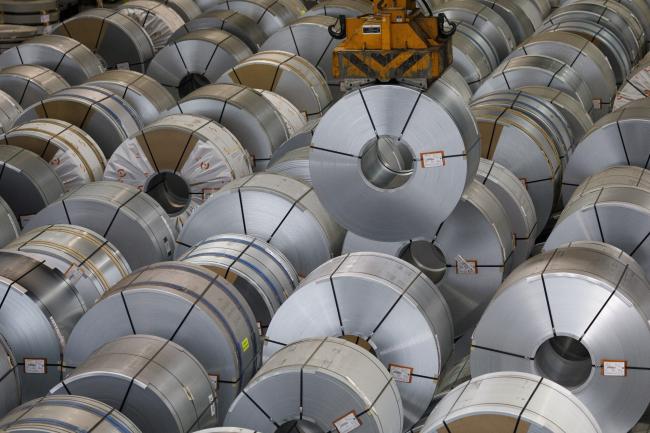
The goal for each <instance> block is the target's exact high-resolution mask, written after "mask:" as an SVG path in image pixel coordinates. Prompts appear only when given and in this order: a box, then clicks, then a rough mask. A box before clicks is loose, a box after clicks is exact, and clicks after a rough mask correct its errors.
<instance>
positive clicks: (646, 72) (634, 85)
mask: <svg viewBox="0 0 650 433" xmlns="http://www.w3.org/2000/svg"><path fill="white" fill-rule="evenodd" d="M648 95H650V53H648V54H646V55H645V57H644V58H643V59H642V60H641V61H640V62H639V63H638V64H637V65H636V66H635V67H634V69H632V71H631V72H630V75H629V76H628V77H626V78H625V82H624V83H623V84H622V85H621V87H620V88H619V89H618V93H616V99H614V110H618V109H620V108H622V107H624V106H625V105H626V104H628V103H630V102H632V101H636V100H639V99H645V98H646V97H647V96H648Z"/></svg>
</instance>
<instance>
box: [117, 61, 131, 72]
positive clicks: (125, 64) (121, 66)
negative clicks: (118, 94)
mask: <svg viewBox="0 0 650 433" xmlns="http://www.w3.org/2000/svg"><path fill="white" fill-rule="evenodd" d="M115 67H116V68H117V69H121V70H123V71H130V70H131V65H129V62H123V63H118V64H117V65H115Z"/></svg>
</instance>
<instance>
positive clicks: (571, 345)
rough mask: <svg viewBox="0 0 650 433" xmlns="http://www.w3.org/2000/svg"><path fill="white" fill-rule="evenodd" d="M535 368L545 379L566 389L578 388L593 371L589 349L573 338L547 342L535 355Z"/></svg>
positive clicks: (562, 337) (560, 338) (552, 339)
mask: <svg viewBox="0 0 650 433" xmlns="http://www.w3.org/2000/svg"><path fill="white" fill-rule="evenodd" d="M535 366H536V367H537V369H538V370H539V371H540V372H541V374H542V375H543V376H544V377H547V378H549V379H551V380H552V381H554V382H556V383H559V384H560V385H562V386H564V387H565V388H576V387H578V386H580V385H582V384H583V383H585V382H586V381H587V379H589V376H590V375H591V370H592V364H591V355H590V354H589V351H588V350H587V348H586V347H585V346H584V345H583V344H582V343H581V342H580V341H578V340H576V339H575V338H571V337H564V336H557V337H553V338H550V339H548V340H546V341H545V342H544V343H543V344H542V345H541V346H539V349H537V353H536V354H535Z"/></svg>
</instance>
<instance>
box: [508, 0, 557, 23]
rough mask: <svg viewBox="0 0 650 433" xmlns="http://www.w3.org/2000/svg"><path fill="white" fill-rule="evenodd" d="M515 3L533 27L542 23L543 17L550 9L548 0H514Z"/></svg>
mask: <svg viewBox="0 0 650 433" xmlns="http://www.w3.org/2000/svg"><path fill="white" fill-rule="evenodd" d="M516 3H517V5H518V6H519V7H520V8H521V9H522V10H523V11H524V13H525V14H526V16H527V17H528V19H529V20H530V22H531V23H532V24H533V28H534V29H536V28H538V27H539V26H541V25H542V22H543V21H544V18H545V17H546V15H548V14H549V12H550V11H551V5H550V3H549V1H548V0H516Z"/></svg>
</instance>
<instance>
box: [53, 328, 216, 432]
mask: <svg viewBox="0 0 650 433" xmlns="http://www.w3.org/2000/svg"><path fill="white" fill-rule="evenodd" d="M50 393H51V394H55V395H65V394H68V395H79V396H83V397H89V398H93V399H96V400H99V401H101V402H102V403H106V404H108V405H109V406H111V407H113V408H115V409H118V410H119V411H120V412H121V413H123V414H124V415H125V416H126V417H128V418H129V419H130V420H131V421H133V423H134V424H135V425H136V426H137V427H138V428H139V429H140V430H141V431H142V433H156V432H163V431H164V432H170V433H172V432H174V433H184V432H191V431H195V430H199V429H201V428H205V427H213V426H215V425H216V423H217V418H216V410H217V408H216V406H217V401H216V400H217V397H216V392H215V390H214V389H213V384H212V382H211V381H210V379H209V377H208V374H207V373H206V371H205V369H204V368H203V367H202V366H201V364H200V363H199V362H198V361H197V359H196V358H195V357H194V356H192V355H191V354H190V353H189V352H188V351H187V350H186V349H184V348H183V347H181V346H179V345H178V344H176V343H174V342H172V341H170V340H165V339H163V338H160V337H154V336H151V335H129V336H126V337H122V338H118V339H116V340H113V341H111V342H109V343H107V344H105V345H104V346H102V347H101V348H99V349H98V350H97V351H96V352H95V353H93V355H92V356H91V357H90V358H88V359H87V360H86V361H85V362H84V363H83V364H82V365H80V366H78V367H77V368H76V369H75V370H74V371H73V372H71V373H70V374H69V375H68V376H67V377H66V378H65V379H63V381H62V382H61V383H60V384H58V385H57V386H55V387H54V388H52V390H51V391H50Z"/></svg>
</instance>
